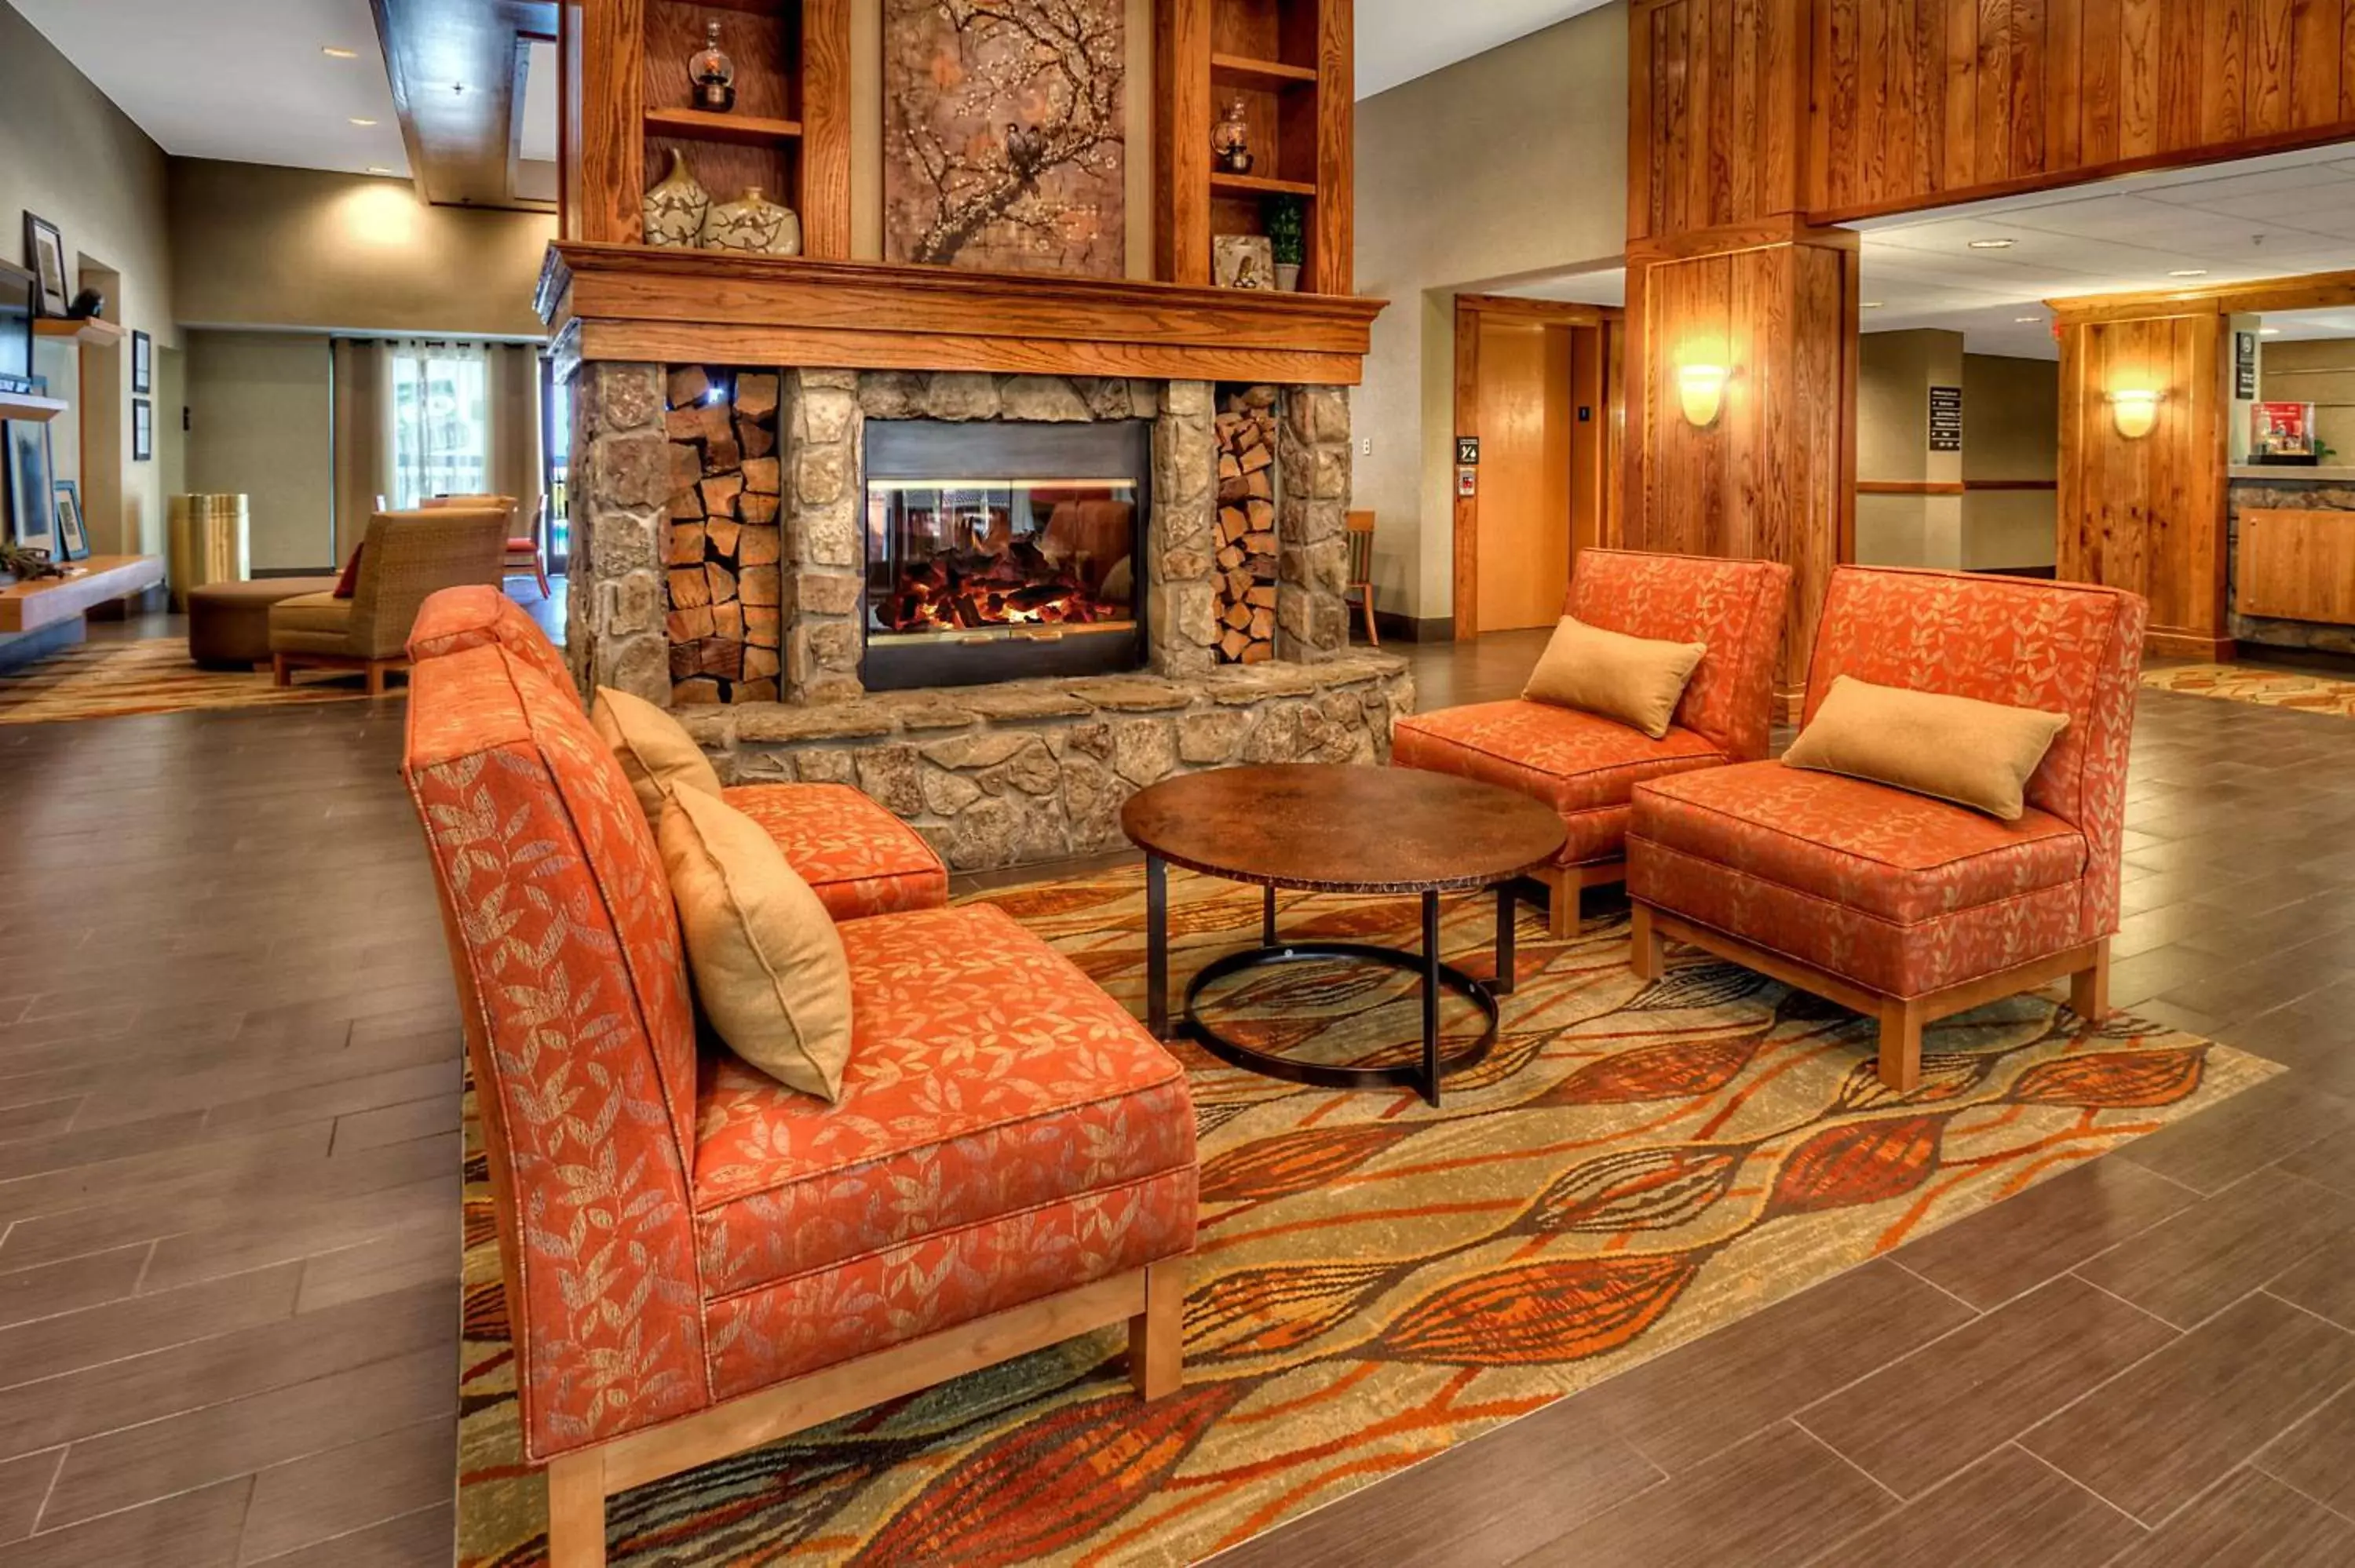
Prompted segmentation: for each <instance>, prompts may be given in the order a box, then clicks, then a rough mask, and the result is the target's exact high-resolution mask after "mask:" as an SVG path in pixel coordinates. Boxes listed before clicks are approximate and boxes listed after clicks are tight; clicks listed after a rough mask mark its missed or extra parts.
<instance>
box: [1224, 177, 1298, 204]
mask: <svg viewBox="0 0 2355 1568" xmlns="http://www.w3.org/2000/svg"><path fill="white" fill-rule="evenodd" d="M1210 189H1211V190H1212V191H1214V192H1216V193H1218V194H1220V195H1222V196H1305V197H1306V198H1307V199H1308V200H1310V201H1314V200H1316V184H1315V182H1313V181H1310V180H1272V179H1269V178H1268V177H1267V176H1265V175H1221V174H1213V175H1211V176H1210Z"/></svg>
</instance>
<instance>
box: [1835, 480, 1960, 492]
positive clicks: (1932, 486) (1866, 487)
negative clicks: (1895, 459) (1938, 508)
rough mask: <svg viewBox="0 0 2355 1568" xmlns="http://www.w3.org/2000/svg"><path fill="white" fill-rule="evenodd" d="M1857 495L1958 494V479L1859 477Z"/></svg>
mask: <svg viewBox="0 0 2355 1568" xmlns="http://www.w3.org/2000/svg"><path fill="white" fill-rule="evenodd" d="M1856 493H1858V494H1859V495H1960V494H1961V493H1963V482H1962V481H1961V480H1959V479H1859V480H1858V481H1857V482H1856Z"/></svg>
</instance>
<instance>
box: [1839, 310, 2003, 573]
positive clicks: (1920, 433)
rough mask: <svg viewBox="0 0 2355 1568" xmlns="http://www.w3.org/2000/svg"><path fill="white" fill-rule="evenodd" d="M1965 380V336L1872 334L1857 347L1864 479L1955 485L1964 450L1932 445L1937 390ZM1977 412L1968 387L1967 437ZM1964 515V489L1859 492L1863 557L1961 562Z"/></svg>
mask: <svg viewBox="0 0 2355 1568" xmlns="http://www.w3.org/2000/svg"><path fill="white" fill-rule="evenodd" d="M1962 385H1963V334H1960V333H1958V332H1933V331H1916V332H1876V333H1868V334H1865V335H1864V337H1863V339H1862V340H1861V341H1860V342H1859V344H1858V353H1857V387H1856V477H1857V480H1858V482H1859V483H1860V484H1861V483H1864V482H1870V481H1874V480H1880V481H1884V482H1940V483H1947V484H1951V483H1953V482H1955V481H1957V480H1960V479H1961V478H1962V477H1963V459H1962V454H1961V453H1959V452H1934V451H1932V450H1930V388H1931V387H1960V386H1962ZM1974 412H1975V410H1974V409H1973V408H1972V407H1971V400H1970V395H1969V393H1968V391H1967V390H1966V391H1965V393H1964V396H1963V439H1964V440H1965V441H1966V442H1967V441H1968V440H1970V429H1971V423H1972V417H1973V414H1974ZM1962 518H1963V498H1962V497H1961V496H1959V495H1872V494H1859V495H1858V496H1857V498H1856V558H1857V559H1858V560H1859V561H1861V562H1863V563H1864V564H1865V565H1867V566H1875V567H1954V566H1959V565H1961V562H1962V531H1963V529H1962Z"/></svg>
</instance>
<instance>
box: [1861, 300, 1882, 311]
mask: <svg viewBox="0 0 2355 1568" xmlns="http://www.w3.org/2000/svg"><path fill="white" fill-rule="evenodd" d="M1856 308H1857V309H1858V310H1860V311H1877V310H1879V309H1880V308H1881V302H1880V301H1879V300H1859V301H1858V302H1856Z"/></svg>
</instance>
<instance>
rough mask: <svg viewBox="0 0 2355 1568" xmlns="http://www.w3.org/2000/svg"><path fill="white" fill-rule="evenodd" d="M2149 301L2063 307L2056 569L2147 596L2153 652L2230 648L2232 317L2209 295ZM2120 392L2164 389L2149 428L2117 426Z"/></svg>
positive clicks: (2227, 654) (2194, 654) (2197, 653)
mask: <svg viewBox="0 0 2355 1568" xmlns="http://www.w3.org/2000/svg"><path fill="white" fill-rule="evenodd" d="M2056 308H2059V309H2062V310H2064V311H2065V309H2066V306H2065V304H2062V305H2059V306H2057V307H2056ZM2147 308H2148V310H2149V312H2150V313H2148V314H2144V315H2125V316H2113V317H2107V318H2105V319H2091V320H2086V319H2079V320H2071V319H2069V317H2068V316H2067V315H2065V314H2064V315H2063V316H2062V333H2061V493H2060V519H2059V521H2060V548H2059V575H2060V576H2061V577H2063V578H2064V579H2067V580H2070V581H2073V582H2091V583H2104V584H2107V585H2108V586H2110V587H2112V588H2128V589H2131V590H2132V591H2134V592H2136V593H2138V594H2141V595H2142V596H2143V597H2144V598H2146V599H2149V600H2150V630H2149V632H2148V635H2147V646H2148V648H2149V649H2150V651H2151V652H2154V653H2163V654H2169V655H2174V656H2178V657H2182V658H2192V659H2229V658H2231V657H2232V651H2233V644H2232V628H2231V625H2230V623H2229V621H2228V619H2227V615H2226V606H2225V574H2224V553H2225V483H2226V472H2225V441H2226V435H2227V431H2226V428H2225V423H2224V421H2225V418H2226V417H2227V415H2228V413H2229V412H2230V410H2231V407H2232V403H2231V389H2230V387H2229V386H2228V385H2227V382H2226V376H2227V375H2228V374H2229V365H2230V357H2231V356H2230V355H2229V354H2228V352H2227V339H2228V335H2229V331H2230V323H2229V320H2228V319H2227V317H2225V316H2224V315H2222V314H2220V313H2218V307H2217V305H2216V304H2215V303H2213V302H2209V301H2204V300H2202V301H2192V302H2184V303H2169V302H2159V301H2158V300H2157V299H2154V300H2153V301H2152V302H2151V304H2150V305H2149V306H2148V307H2147ZM2122 390H2126V391H2154V392H2157V393H2158V394H2159V401H2158V424H2157V425H2156V426H2155V427H2154V428H2153V429H2152V430H2151V432H2150V433H2149V434H2148V435H2147V436H2141V437H2137V438H2135V439H2132V440H2129V439H2128V438H2126V437H2125V436H2122V435H2120V434H2119V433H2118V429H2117V421H2116V418H2115V416H2114V414H2113V412H2112V408H2111V403H2110V395H2111V394H2112V393H2114V392H2117V391H2122Z"/></svg>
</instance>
